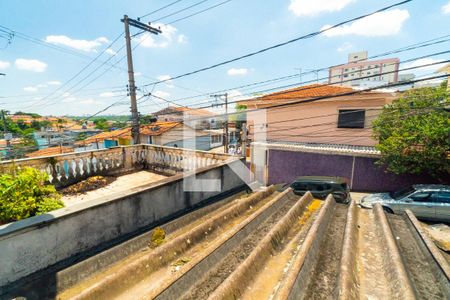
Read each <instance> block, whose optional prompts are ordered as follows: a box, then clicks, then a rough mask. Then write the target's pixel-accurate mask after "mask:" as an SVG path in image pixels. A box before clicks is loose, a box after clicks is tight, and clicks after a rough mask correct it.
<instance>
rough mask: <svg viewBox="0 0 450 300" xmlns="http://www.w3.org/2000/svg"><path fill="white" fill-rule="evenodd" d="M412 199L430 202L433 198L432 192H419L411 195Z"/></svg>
mask: <svg viewBox="0 0 450 300" xmlns="http://www.w3.org/2000/svg"><path fill="white" fill-rule="evenodd" d="M409 198H410V199H412V200H413V201H415V202H429V201H430V200H431V199H430V198H431V193H430V192H418V193H415V194H413V195H411V196H409Z"/></svg>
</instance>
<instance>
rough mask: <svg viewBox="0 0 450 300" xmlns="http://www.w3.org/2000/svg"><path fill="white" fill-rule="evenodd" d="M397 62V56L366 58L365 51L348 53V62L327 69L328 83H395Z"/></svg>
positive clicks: (357, 84) (347, 84)
mask: <svg viewBox="0 0 450 300" xmlns="http://www.w3.org/2000/svg"><path fill="white" fill-rule="evenodd" d="M399 64H400V59H398V58H386V59H379V60H368V52H367V51H362V52H355V53H350V54H349V55H348V63H346V64H343V65H338V66H334V67H331V68H330V69H329V78H328V83H331V84H338V85H345V86H360V85H367V83H365V82H378V83H380V84H383V83H386V84H387V83H397V82H398V69H399ZM374 75H376V76H374ZM369 76H370V77H369Z"/></svg>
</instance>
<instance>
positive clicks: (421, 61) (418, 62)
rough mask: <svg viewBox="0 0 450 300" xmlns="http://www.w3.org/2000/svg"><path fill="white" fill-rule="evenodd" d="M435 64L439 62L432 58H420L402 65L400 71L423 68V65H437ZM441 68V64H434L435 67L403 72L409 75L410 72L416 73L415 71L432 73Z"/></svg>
mask: <svg viewBox="0 0 450 300" xmlns="http://www.w3.org/2000/svg"><path fill="white" fill-rule="evenodd" d="M437 62H439V60H435V59H433V58H421V59H418V60H415V61H412V62H410V63H406V64H402V66H401V69H406V68H414V67H419V66H423V65H428V64H432V63H437ZM441 67H442V64H436V65H431V66H426V67H422V68H417V69H412V70H405V71H404V72H406V73H411V72H416V71H430V72H433V71H437V70H438V69H439V68H441Z"/></svg>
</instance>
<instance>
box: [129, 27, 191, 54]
mask: <svg viewBox="0 0 450 300" xmlns="http://www.w3.org/2000/svg"><path fill="white" fill-rule="evenodd" d="M153 26H154V27H159V28H160V29H161V31H162V33H161V34H159V35H154V34H151V33H148V32H147V33H144V34H142V35H141V36H140V37H139V38H137V39H136V41H137V42H138V43H139V44H140V45H141V46H142V47H145V48H167V47H168V46H170V45H171V44H172V43H173V42H174V41H177V42H178V43H185V42H186V40H187V38H186V36H185V35H183V34H177V32H178V29H177V28H175V27H174V26H172V25H164V24H161V23H155V24H153Z"/></svg>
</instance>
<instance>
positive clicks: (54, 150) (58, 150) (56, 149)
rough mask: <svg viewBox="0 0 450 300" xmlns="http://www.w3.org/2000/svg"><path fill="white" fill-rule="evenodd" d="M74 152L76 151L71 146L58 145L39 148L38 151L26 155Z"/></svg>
mask: <svg viewBox="0 0 450 300" xmlns="http://www.w3.org/2000/svg"><path fill="white" fill-rule="evenodd" d="M72 152H74V150H73V148H71V147H64V146H62V147H60V146H56V147H50V148H45V149H41V150H37V151H34V152H31V153H28V154H26V155H25V156H26V157H30V158H31V157H39V156H51V155H58V154H63V153H72Z"/></svg>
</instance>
